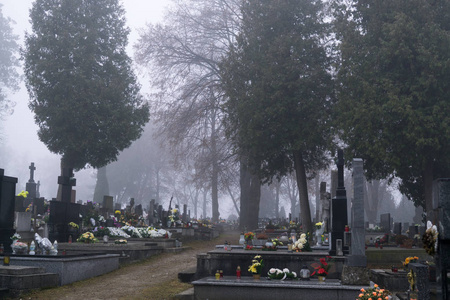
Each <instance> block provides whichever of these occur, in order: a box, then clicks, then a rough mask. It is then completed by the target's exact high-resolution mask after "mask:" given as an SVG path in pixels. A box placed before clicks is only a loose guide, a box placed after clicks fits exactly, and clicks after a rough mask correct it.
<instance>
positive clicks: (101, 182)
mask: <svg viewBox="0 0 450 300" xmlns="http://www.w3.org/2000/svg"><path fill="white" fill-rule="evenodd" d="M103 196H109V183H108V177H107V176H106V166H104V167H101V168H99V169H97V183H96V184H95V189H94V202H97V203H103Z"/></svg>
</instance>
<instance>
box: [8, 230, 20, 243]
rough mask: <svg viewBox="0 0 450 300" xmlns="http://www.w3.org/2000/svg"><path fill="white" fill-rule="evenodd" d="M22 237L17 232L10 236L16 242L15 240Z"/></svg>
mask: <svg viewBox="0 0 450 300" xmlns="http://www.w3.org/2000/svg"><path fill="white" fill-rule="evenodd" d="M21 238H22V237H21V236H20V234H18V233H17V232H16V233H14V234H13V235H12V237H10V239H11V240H12V241H13V242H15V241H17V240H20V239H21Z"/></svg>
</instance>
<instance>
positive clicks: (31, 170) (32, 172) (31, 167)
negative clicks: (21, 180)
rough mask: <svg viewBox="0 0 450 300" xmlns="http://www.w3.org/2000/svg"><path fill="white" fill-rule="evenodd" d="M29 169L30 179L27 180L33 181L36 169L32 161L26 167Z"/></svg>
mask: <svg viewBox="0 0 450 300" xmlns="http://www.w3.org/2000/svg"><path fill="white" fill-rule="evenodd" d="M28 169H30V179H29V180H28V182H34V170H36V167H35V166H34V162H32V163H31V165H30V166H29V167H28Z"/></svg>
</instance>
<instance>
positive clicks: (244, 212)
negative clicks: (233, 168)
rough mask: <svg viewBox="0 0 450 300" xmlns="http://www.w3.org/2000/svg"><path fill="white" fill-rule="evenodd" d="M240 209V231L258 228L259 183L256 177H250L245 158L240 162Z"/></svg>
mask: <svg viewBox="0 0 450 300" xmlns="http://www.w3.org/2000/svg"><path fill="white" fill-rule="evenodd" d="M239 183H240V188H241V209H240V216H239V219H240V222H239V228H240V230H242V231H245V230H253V229H257V228H258V216H259V202H260V200H261V183H260V180H259V178H258V176H255V175H252V174H251V173H250V170H249V169H248V166H247V162H246V159H245V158H242V157H241V161H240V179H239Z"/></svg>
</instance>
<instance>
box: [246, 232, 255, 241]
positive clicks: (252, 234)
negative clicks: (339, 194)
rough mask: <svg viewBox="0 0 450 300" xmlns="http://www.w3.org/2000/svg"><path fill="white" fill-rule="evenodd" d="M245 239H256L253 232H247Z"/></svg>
mask: <svg viewBox="0 0 450 300" xmlns="http://www.w3.org/2000/svg"><path fill="white" fill-rule="evenodd" d="M244 238H245V240H246V241H250V240H253V239H254V238H255V234H254V233H253V232H251V231H250V232H246V233H245V234H244Z"/></svg>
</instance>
